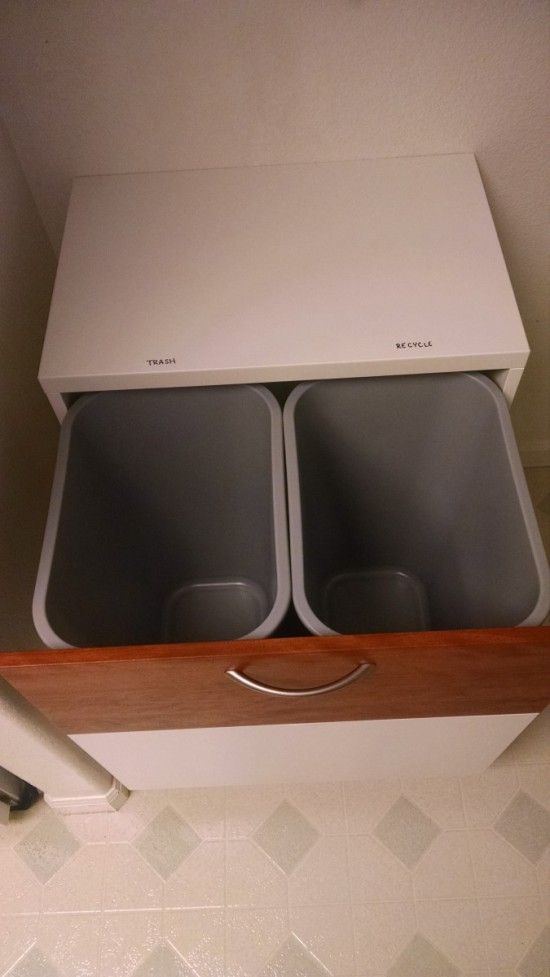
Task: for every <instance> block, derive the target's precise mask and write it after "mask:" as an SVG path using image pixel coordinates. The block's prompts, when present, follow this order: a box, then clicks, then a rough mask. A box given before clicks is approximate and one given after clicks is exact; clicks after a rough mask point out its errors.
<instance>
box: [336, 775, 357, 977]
mask: <svg viewBox="0 0 550 977" xmlns="http://www.w3.org/2000/svg"><path fill="white" fill-rule="evenodd" d="M340 790H341V792H342V793H341V797H342V805H343V810H344V829H345V839H346V863H347V864H346V869H347V879H348V895H349V904H350V914H351V939H352V943H353V969H354V972H355V974H357V972H358V966H359V963H358V960H357V937H356V934H355V903H354V900H353V890H352V884H351V853H350V843H351V839H350V834H349V831H348V827H349V825H348V805H347V801H346V788H345V784H344V783H341V784H340Z"/></svg>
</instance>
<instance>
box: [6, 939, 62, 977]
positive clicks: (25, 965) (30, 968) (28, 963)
mask: <svg viewBox="0 0 550 977" xmlns="http://www.w3.org/2000/svg"><path fill="white" fill-rule="evenodd" d="M7 977H59V971H58V970H56V968H55V967H54V965H53V963H50V961H49V960H48V959H47V957H45V956H44V954H43V953H42V950H40V949H39V948H38V947H37V946H33V947H31V949H30V950H29V951H28V953H26V954H25V956H24V957H22V958H21V960H19V961H18V962H17V963H16V965H15V967H13V969H12V970H8V974H7Z"/></svg>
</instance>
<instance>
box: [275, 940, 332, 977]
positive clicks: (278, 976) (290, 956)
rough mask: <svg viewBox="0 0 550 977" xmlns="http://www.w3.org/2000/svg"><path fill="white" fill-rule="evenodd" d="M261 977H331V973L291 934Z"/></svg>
mask: <svg viewBox="0 0 550 977" xmlns="http://www.w3.org/2000/svg"><path fill="white" fill-rule="evenodd" d="M259 977H330V972H329V971H328V970H327V969H326V967H324V966H323V964H322V963H321V962H320V960H317V958H316V957H314V956H313V954H312V953H310V952H309V950H308V949H307V947H305V946H304V944H303V943H302V941H301V940H299V939H298V937H296V936H295V935H294V933H291V935H290V937H289V938H288V940H287V941H286V943H285V944H284V945H283V946H282V947H281V949H280V950H279V951H278V952H277V953H276V954H275V956H274V958H273V959H272V960H271V962H270V963H268V965H267V967H265V968H264V970H262V971H261V974H260V975H259Z"/></svg>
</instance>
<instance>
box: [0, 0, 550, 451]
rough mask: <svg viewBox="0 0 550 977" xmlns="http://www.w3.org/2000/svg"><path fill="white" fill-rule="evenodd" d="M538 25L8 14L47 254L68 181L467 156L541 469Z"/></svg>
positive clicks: (365, 15)
mask: <svg viewBox="0 0 550 977" xmlns="http://www.w3.org/2000/svg"><path fill="white" fill-rule="evenodd" d="M548 9H549V8H548V6H547V4H546V2H545V0H156V2H152V0H116V2H113V0H40V2H39V3H37V2H33V0H10V2H5V3H4V4H3V6H2V11H1V13H0V41H1V44H2V50H3V57H2V59H1V63H0V85H1V87H2V90H3V96H2V106H3V111H4V114H5V117H6V120H7V124H8V128H9V130H10V133H11V135H12V138H13V141H14V144H15V146H16V149H17V152H18V154H19V157H20V159H21V160H22V163H23V167H24V170H25V173H26V174H27V177H28V179H29V182H30V185H31V187H32V190H33V193H34V195H35V198H36V200H37V203H38V206H39V209H40V212H41V214H42V216H43V219H44V221H45V224H46V226H47V229H48V232H49V234H50V236H51V239H52V241H53V242H54V245H55V247H58V245H59V241H60V237H61V232H62V227H63V220H64V214H65V209H66V204H67V194H68V190H69V184H70V180H71V178H72V177H73V176H74V175H75V174H82V173H106V172H124V171H129V170H133V171H136V170H160V169H180V168H184V167H205V166H220V165H223V166H227V165H232V164H243V163H260V162H274V161H292V160H312V159H336V158H338V159H340V158H349V157H358V156H359V157H361V156H384V155H406V154H417V153H446V152H457V151H470V150H473V151H474V152H475V153H476V154H477V157H478V160H479V163H480V166H481V171H482V175H483V178H484V180H485V184H486V189H487V192H488V196H489V200H490V203H491V206H492V208H493V213H494V216H495V220H496V224H497V229H498V231H499V234H500V237H501V241H502V245H503V248H504V252H505V257H506V260H507V262H508V266H509V270H510V273H511V277H512V282H513V285H514V288H515V291H516V295H517V298H518V302H519V306H520V311H521V313H522V316H523V319H524V322H525V326H526V329H527V333H528V337H529V340H530V342H531V344H532V347H533V356H532V358H531V361H530V364H529V366H528V370H527V373H526V377H525V380H524V382H523V385H522V389H520V393H519V395H518V399H517V404H516V406H515V408H514V415H515V423H516V428H517V431H518V435H519V438H520V441H521V444H522V446H523V447H524V448H525V449H527V450H529V449H537V447H538V449H541V450H538V452H537V450H535V452H534V454H532V455H531V458H532V460H537V458H538V459H539V460H544V457H546V458H547V460H549V459H550V400H549V399H548V397H547V390H546V389H545V380H546V378H547V377H548V376H549V375H550V333H549V330H548V327H547V324H546V322H545V317H546V316H547V312H548V290H547V287H546V269H545V267H544V263H545V251H544V220H543V215H544V207H545V195H546V192H547V184H548V175H549V173H548V164H547V162H546V156H547V154H548V148H549V147H548V145H547V140H546V138H545V126H546V124H547V118H548V113H547V108H546V103H547V101H548V99H547V90H548V81H549V65H548V58H547V50H546V45H547V29H548ZM545 143H546V144H545ZM465 287H467V283H465ZM542 449H546V451H547V455H546V456H545V455H544V450H542Z"/></svg>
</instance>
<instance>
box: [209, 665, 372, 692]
mask: <svg viewBox="0 0 550 977" xmlns="http://www.w3.org/2000/svg"><path fill="white" fill-rule="evenodd" d="M367 668H372V665H370V664H369V663H368V662H361V663H360V664H359V665H357V668H354V669H353V671H351V672H348V674H347V675H343V676H342V678H339V679H336V681H335V682H328V684H327V685H316V686H314V687H313V688H312V689H279V688H277V686H276V685H264V683H263V682H257V681H256V679H253V678H249V676H248V675H243V673H242V672H239V671H237V669H236V668H229V669H228V670H227V672H226V673H225V674H226V675H229V678H232V679H233V681H234V682H238V683H239V685H246V687H247V689H253V690H254V692H263V693H264V694H265V695H281V696H285V697H286V698H289V697H291V698H295V699H297V698H300V697H302V696H308V695H323V694H324V693H325V692H336V691H337V690H338V689H345V687H346V685H351V683H352V682H355V681H356V680H357V679H358V678H360V677H361V675H363V674H364V673H365V672H366V671H367Z"/></svg>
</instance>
